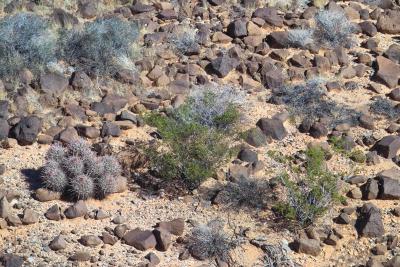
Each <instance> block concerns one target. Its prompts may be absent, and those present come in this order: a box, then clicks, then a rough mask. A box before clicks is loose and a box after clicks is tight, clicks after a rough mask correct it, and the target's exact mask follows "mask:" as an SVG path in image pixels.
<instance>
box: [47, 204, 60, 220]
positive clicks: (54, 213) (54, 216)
mask: <svg viewBox="0 0 400 267" xmlns="http://www.w3.org/2000/svg"><path fill="white" fill-rule="evenodd" d="M44 216H45V217H46V218H47V219H49V220H53V221H59V220H61V208H60V207H59V206H58V205H57V204H54V205H53V206H51V207H50V208H49V209H48V210H47V211H46V213H45V214H44Z"/></svg>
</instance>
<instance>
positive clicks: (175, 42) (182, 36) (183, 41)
mask: <svg viewBox="0 0 400 267" xmlns="http://www.w3.org/2000/svg"><path fill="white" fill-rule="evenodd" d="M168 40H169V43H170V44H172V48H173V49H174V50H175V51H176V52H177V53H178V54H180V55H190V53H192V52H193V51H196V50H198V49H199V43H198V42H199V38H198V35H197V29H195V28H192V27H190V26H187V25H179V26H178V27H176V28H175V30H174V32H173V33H172V34H171V36H170V37H169V38H168Z"/></svg>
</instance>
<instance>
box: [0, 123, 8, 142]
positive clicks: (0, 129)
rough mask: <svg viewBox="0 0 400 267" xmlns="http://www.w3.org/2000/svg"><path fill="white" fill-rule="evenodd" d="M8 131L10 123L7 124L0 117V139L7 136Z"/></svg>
mask: <svg viewBox="0 0 400 267" xmlns="http://www.w3.org/2000/svg"><path fill="white" fill-rule="evenodd" d="M9 131H10V125H8V122H7V121H6V120H4V119H1V118H0V140H3V139H5V138H6V137H7V136H8V132H9Z"/></svg>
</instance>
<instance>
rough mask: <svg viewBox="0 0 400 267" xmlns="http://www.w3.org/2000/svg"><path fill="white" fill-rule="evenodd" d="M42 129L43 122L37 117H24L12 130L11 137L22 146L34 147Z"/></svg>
mask: <svg viewBox="0 0 400 267" xmlns="http://www.w3.org/2000/svg"><path fill="white" fill-rule="evenodd" d="M41 128H42V121H41V120H40V119H39V118H38V117H36V116H30V117H24V118H22V119H21V120H20V121H19V123H18V124H17V125H16V126H14V127H13V128H12V129H11V136H12V137H14V138H15V139H17V141H18V143H19V144H20V145H23V146H25V145H32V144H33V143H34V142H35V141H36V138H37V136H38V134H39V132H40V130H41Z"/></svg>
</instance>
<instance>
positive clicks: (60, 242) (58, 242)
mask: <svg viewBox="0 0 400 267" xmlns="http://www.w3.org/2000/svg"><path fill="white" fill-rule="evenodd" d="M66 247H67V242H66V241H65V239H64V238H63V237H62V236H61V235H59V236H56V237H55V238H54V239H53V240H52V241H51V242H50V244H49V248H50V249H52V250H54V251H58V250H63V249H65V248H66Z"/></svg>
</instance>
